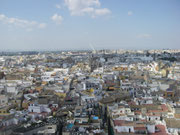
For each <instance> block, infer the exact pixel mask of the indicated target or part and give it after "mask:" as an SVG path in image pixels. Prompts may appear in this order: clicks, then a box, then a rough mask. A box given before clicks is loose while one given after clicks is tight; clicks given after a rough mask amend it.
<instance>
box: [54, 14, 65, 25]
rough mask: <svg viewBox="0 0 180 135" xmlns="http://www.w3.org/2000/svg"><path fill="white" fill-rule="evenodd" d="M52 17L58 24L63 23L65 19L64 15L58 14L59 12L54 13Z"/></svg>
mask: <svg viewBox="0 0 180 135" xmlns="http://www.w3.org/2000/svg"><path fill="white" fill-rule="evenodd" d="M51 19H52V20H53V21H54V22H55V23H56V24H61V23H62V21H63V17H62V16H60V15H58V14H54V15H53V16H52V17H51Z"/></svg>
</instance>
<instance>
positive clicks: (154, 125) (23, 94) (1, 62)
mask: <svg viewBox="0 0 180 135" xmlns="http://www.w3.org/2000/svg"><path fill="white" fill-rule="evenodd" d="M169 53H171V52H168V53H164V52H163V53H157V52H156V53H155V51H153V53H151V51H149V52H148V55H147V52H127V51H126V52H121V51H98V52H94V53H91V52H89V51H77V52H61V53H49V52H44V53H39V54H35V55H34V54H33V55H25V54H23V55H19V54H18V55H13V56H1V57H0V134H1V133H2V134H7V135H10V134H13V135H24V134H28V135H33V134H37V135H42V134H47V135H57V134H63V135H73V134H89V135H91V134H92V135H93V134H102V135H104V134H109V135H120V134H134V135H135V134H151V135H171V134H172V135H178V134H179V133H180V98H179V97H180V61H179V58H180V55H179V54H178V53H177V52H176V53H175V54H171V56H172V55H174V56H173V57H175V58H176V61H173V62H172V61H168V60H164V59H162V58H163V57H167V55H168V56H169ZM173 53H174V52H173Z"/></svg>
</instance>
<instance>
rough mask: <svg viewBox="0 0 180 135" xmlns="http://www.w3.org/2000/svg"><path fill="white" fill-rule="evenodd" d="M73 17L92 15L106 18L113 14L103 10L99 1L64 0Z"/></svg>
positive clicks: (105, 9)
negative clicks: (105, 16)
mask: <svg viewBox="0 0 180 135" xmlns="http://www.w3.org/2000/svg"><path fill="white" fill-rule="evenodd" d="M64 2H65V5H66V6H67V7H68V9H69V11H70V14H71V15H72V16H83V15H90V16H91V17H96V16H104V15H108V14H110V13H111V11H110V10H109V9H107V8H101V3H100V1H99V0H64Z"/></svg>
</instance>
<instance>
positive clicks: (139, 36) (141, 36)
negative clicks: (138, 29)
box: [137, 34, 152, 38]
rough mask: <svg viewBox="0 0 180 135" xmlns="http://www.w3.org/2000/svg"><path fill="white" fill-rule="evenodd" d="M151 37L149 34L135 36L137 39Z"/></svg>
mask: <svg viewBox="0 0 180 135" xmlns="http://www.w3.org/2000/svg"><path fill="white" fill-rule="evenodd" d="M151 37H152V36H151V35H150V34H139V35H137V38H151Z"/></svg>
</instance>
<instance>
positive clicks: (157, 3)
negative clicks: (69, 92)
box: [0, 0, 180, 51]
mask: <svg viewBox="0 0 180 135" xmlns="http://www.w3.org/2000/svg"><path fill="white" fill-rule="evenodd" d="M90 44H91V45H90ZM91 46H93V47H94V48H95V49H163V48H170V49H180V1H179V0H0V50H1V51H6V50H10V51H14V50H66V49H68V50H70V49H76V50H79V49H91Z"/></svg>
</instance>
